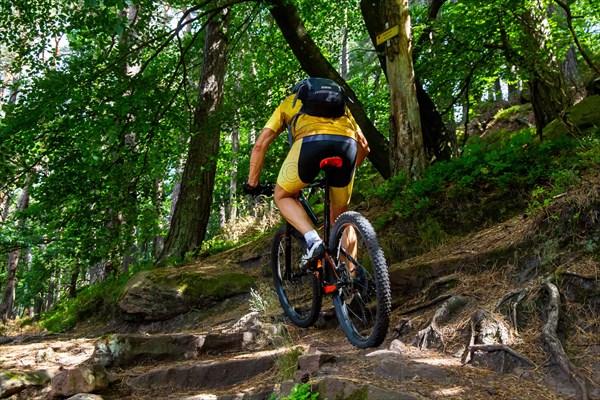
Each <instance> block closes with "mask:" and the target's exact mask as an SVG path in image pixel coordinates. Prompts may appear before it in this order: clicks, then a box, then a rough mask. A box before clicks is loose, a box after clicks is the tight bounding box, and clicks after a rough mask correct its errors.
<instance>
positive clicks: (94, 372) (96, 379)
mask: <svg viewBox="0 0 600 400" xmlns="http://www.w3.org/2000/svg"><path fill="white" fill-rule="evenodd" d="M106 388H108V372H107V371H106V369H105V368H104V367H103V366H102V365H100V364H94V365H88V366H83V367H79V368H75V369H68V370H64V371H61V372H59V373H58V374H56V376H55V377H54V378H52V391H51V392H50V396H52V397H69V396H73V395H76V394H78V393H92V392H98V391H101V390H104V389H106Z"/></svg>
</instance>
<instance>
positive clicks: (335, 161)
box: [319, 157, 342, 169]
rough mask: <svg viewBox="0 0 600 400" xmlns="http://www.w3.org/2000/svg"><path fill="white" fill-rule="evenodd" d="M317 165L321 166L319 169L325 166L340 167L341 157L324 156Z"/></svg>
mask: <svg viewBox="0 0 600 400" xmlns="http://www.w3.org/2000/svg"><path fill="white" fill-rule="evenodd" d="M319 167H321V169H323V168H325V167H334V168H341V167H342V159H341V158H340V157H328V158H324V159H323V160H321V163H320V164H319Z"/></svg>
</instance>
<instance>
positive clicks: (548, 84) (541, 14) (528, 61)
mask: <svg viewBox="0 0 600 400" xmlns="http://www.w3.org/2000/svg"><path fill="white" fill-rule="evenodd" d="M519 16H520V18H517V19H516V20H517V21H518V23H519V24H520V26H521V28H522V29H523V31H522V33H521V35H520V36H519V38H518V39H516V40H518V43H517V46H518V47H519V48H521V49H522V51H520V52H518V51H515V49H514V46H513V43H511V42H510V40H509V35H508V33H507V31H506V28H505V27H504V20H503V16H502V15H500V16H499V23H500V37H501V40H502V45H503V47H504V52H505V55H506V58H507V61H509V62H511V63H514V64H515V65H517V66H518V67H520V68H521V69H523V70H525V71H527V72H528V74H529V81H528V86H529V90H530V92H531V105H532V108H533V113H534V115H535V126H536V130H537V133H538V135H539V137H540V139H542V131H543V129H544V127H545V126H546V125H548V124H549V123H550V122H551V121H552V120H554V119H557V118H558V119H560V120H561V121H562V122H563V123H564V124H565V126H566V128H567V130H569V131H572V129H571V127H570V124H569V123H568V121H567V120H566V117H565V115H564V111H565V110H566V109H567V108H568V107H569V106H570V102H569V99H568V98H567V96H566V92H565V84H564V77H563V75H562V73H561V71H560V67H559V65H558V64H557V62H556V59H555V57H554V55H553V54H552V49H548V45H547V42H548V39H549V35H550V33H549V23H548V18H547V12H546V8H545V6H544V3H543V2H542V1H541V0H537V1H535V2H534V3H533V6H532V7H530V8H528V10H527V11H525V12H522V13H521V14H519ZM513 35H514V34H513ZM511 39H512V36H511Z"/></svg>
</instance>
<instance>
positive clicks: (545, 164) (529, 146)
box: [369, 128, 600, 240]
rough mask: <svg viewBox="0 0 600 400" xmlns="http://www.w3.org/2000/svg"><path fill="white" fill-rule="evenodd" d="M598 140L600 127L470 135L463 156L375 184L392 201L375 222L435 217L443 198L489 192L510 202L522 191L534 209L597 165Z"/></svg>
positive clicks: (460, 203) (468, 198) (479, 198)
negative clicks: (413, 177) (550, 135)
mask: <svg viewBox="0 0 600 400" xmlns="http://www.w3.org/2000/svg"><path fill="white" fill-rule="evenodd" d="M599 142H600V131H599V130H598V129H593V130H590V131H588V135H587V136H585V137H584V138H582V139H577V138H574V137H572V136H568V135H564V136H561V137H559V138H555V139H553V140H546V141H543V142H541V143H540V142H539V141H538V140H537V138H536V136H535V132H534V130H533V129H529V128H528V129H523V130H520V131H517V132H514V133H510V134H509V133H506V132H501V133H499V134H497V135H495V137H493V138H491V139H486V140H484V139H480V138H477V137H475V138H472V139H470V140H469V142H468V144H467V145H466V146H465V147H464V148H463V149H462V154H461V156H460V157H457V158H454V159H452V160H451V161H442V162H438V163H436V164H434V165H432V166H431V167H430V168H429V169H428V170H427V171H426V172H425V174H424V176H423V178H422V179H420V180H418V181H415V182H409V180H408V179H407V177H406V176H405V175H402V174H400V175H398V176H395V177H393V178H391V179H390V180H388V181H386V182H384V183H383V184H381V185H379V186H378V187H376V188H374V189H372V190H371V191H370V193H369V195H370V196H371V198H372V199H375V200H378V201H380V202H381V203H384V204H388V205H389V207H388V208H387V211H386V213H384V214H383V215H381V216H380V217H378V219H377V220H376V221H375V225H376V227H378V228H380V227H382V226H383V225H384V224H385V223H387V222H388V221H390V218H396V219H400V220H409V219H422V217H424V216H429V217H431V216H432V215H435V212H436V210H437V209H438V208H439V207H440V204H445V205H446V206H449V205H455V206H457V208H463V209H464V208H466V207H465V202H471V203H473V204H474V205H480V204H481V203H482V202H483V201H485V200H486V198H490V197H496V198H501V199H504V200H505V204H506V205H510V202H511V201H514V200H515V197H516V196H517V195H520V196H522V198H523V199H524V201H525V202H527V203H529V207H530V208H532V209H534V208H539V207H542V206H545V205H547V204H548V203H549V202H550V201H552V199H553V198H554V197H556V196H558V195H560V194H561V193H564V191H565V190H567V189H568V188H569V187H570V186H572V185H574V184H575V183H576V182H577V181H578V177H579V176H580V173H581V172H582V171H583V170H586V169H590V168H597V166H598V163H599V161H600V143H599ZM519 206H522V204H515V205H514V207H513V208H515V209H517V208H519ZM506 213H508V210H506ZM465 216H466V217H469V216H468V215H466V214H465ZM434 236H436V237H438V238H439V237H440V236H443V234H439V233H438V234H436V235H434ZM436 240H438V239H436Z"/></svg>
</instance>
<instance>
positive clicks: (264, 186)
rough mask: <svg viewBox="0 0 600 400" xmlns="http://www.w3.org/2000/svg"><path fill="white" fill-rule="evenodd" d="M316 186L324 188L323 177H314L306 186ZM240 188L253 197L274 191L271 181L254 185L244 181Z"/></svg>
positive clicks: (266, 194)
mask: <svg viewBox="0 0 600 400" xmlns="http://www.w3.org/2000/svg"><path fill="white" fill-rule="evenodd" d="M317 187H318V188H321V189H324V188H325V178H320V179H316V180H315V181H313V182H312V183H310V184H309V185H308V186H307V187H306V188H307V189H312V188H317ZM242 188H243V189H244V193H246V194H248V195H251V196H254V197H256V196H261V195H262V196H272V195H273V193H274V192H275V184H274V183H271V182H265V183H259V184H258V186H256V187H251V186H250V185H248V182H246V183H244V185H243V186H242Z"/></svg>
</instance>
